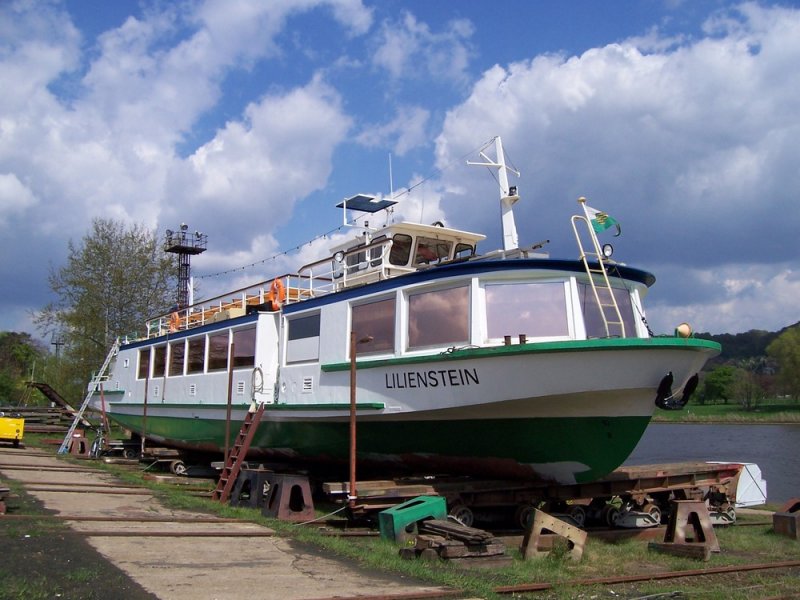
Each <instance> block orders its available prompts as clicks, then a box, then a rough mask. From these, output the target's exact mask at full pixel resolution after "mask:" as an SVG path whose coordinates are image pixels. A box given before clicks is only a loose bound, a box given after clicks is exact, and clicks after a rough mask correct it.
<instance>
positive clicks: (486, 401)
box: [93, 138, 720, 483]
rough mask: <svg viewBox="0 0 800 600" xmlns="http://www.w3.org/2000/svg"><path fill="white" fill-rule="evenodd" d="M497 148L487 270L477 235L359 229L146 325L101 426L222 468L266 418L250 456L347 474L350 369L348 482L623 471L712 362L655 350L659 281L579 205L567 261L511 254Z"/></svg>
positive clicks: (115, 367) (119, 365)
mask: <svg viewBox="0 0 800 600" xmlns="http://www.w3.org/2000/svg"><path fill="white" fill-rule="evenodd" d="M493 144H494V147H495V152H496V158H495V159H490V158H489V157H488V156H487V154H486V150H484V152H482V153H481V156H482V157H483V158H484V159H485V161H486V162H485V163H481V164H484V165H486V166H489V167H491V168H496V169H497V172H498V175H499V177H498V179H499V182H500V187H501V208H502V219H503V234H504V248H503V250H497V251H494V252H490V253H488V254H479V253H478V251H477V244H478V243H479V242H481V241H482V240H483V239H484V236H483V235H480V234H477V233H470V232H467V231H460V230H457V229H453V228H449V227H445V226H442V224H441V223H436V224H434V225H425V224H420V223H410V222H399V223H391V224H387V225H386V226H384V227H379V228H375V229H369V228H366V227H364V228H359V229H356V230H354V231H355V233H356V234H357V235H355V237H354V238H353V239H351V240H350V241H348V242H347V243H346V244H342V245H341V246H339V247H336V248H332V249H331V250H332V255H331V256H330V257H328V258H326V259H325V260H321V261H318V262H315V263H313V264H309V265H306V266H304V267H302V268H301V269H299V271H298V272H297V273H292V274H286V275H281V276H279V277H274V278H271V279H268V280H266V281H263V282H260V283H259V284H256V285H254V286H252V287H248V288H246V289H240V290H237V291H235V292H231V293H229V294H226V295H224V296H221V297H219V298H216V299H213V300H209V301H204V302H201V303H198V304H195V305H193V306H189V307H188V308H185V309H183V310H181V311H179V312H177V313H170V314H164V315H162V316H160V317H158V318H155V319H153V320H151V321H149V322H148V323H147V333H146V335H144V336H143V337H141V338H140V339H135V340H131V339H129V340H125V341H124V342H123V343H122V344H121V346H120V349H119V352H118V355H117V356H116V358H115V360H113V362H112V364H111V370H110V374H109V378H108V381H107V382H106V383H105V384H104V390H103V398H104V400H103V402H104V404H105V408H106V411H107V413H108V415H109V417H110V418H112V419H113V420H115V421H117V422H118V423H119V424H121V425H122V426H124V427H126V428H128V429H130V430H132V431H133V432H135V433H136V434H138V435H140V436H145V437H147V438H148V439H150V440H154V441H155V442H157V443H160V444H165V445H170V446H173V447H177V448H181V449H185V450H190V451H200V452H217V453H219V452H221V451H222V448H224V446H225V439H226V429H227V430H229V431H233V432H234V435H235V432H236V431H238V429H239V425H240V423H241V421H242V420H243V419H244V416H245V414H246V411H247V410H248V408H249V407H250V406H251V403H252V402H253V401H255V402H258V403H266V404H267V405H268V408H267V410H266V412H265V416H264V419H263V420H262V422H261V424H260V426H259V427H258V430H257V432H256V434H255V437H254V441H253V444H252V446H251V448H252V449H253V451H255V452H256V453H257V454H258V455H260V456H262V457H263V459H264V460H272V461H280V462H292V463H294V464H297V465H299V466H303V467H310V468H322V467H326V468H330V467H332V468H342V469H343V472H344V470H345V469H346V465H347V458H348V443H349V426H348V416H349V408H350V400H349V399H350V356H351V354H350V353H351V352H355V353H356V372H357V384H356V394H357V396H356V398H357V419H358V461H359V468H360V469H369V468H375V469H378V470H379V472H380V473H382V474H384V475H385V476H389V475H390V474H401V473H404V472H414V473H437V474H441V473H450V474H456V473H458V474H473V475H483V476H491V477H493V478H526V479H546V480H553V481H557V482H561V483H573V482H588V481H593V480H596V479H598V478H600V477H603V476H604V475H606V474H607V473H609V472H610V471H612V470H613V469H615V468H616V467H617V466H619V465H620V464H621V463H622V462H623V461H624V460H625V459H626V458H627V457H628V455H629V454H630V453H631V451H632V450H633V448H634V447H635V446H636V444H637V442H638V441H639V439H640V437H641V435H642V433H643V432H644V430H645V428H646V427H647V424H648V423H649V421H650V418H651V416H652V414H653V412H654V410H655V408H656V403H658V404H659V405H661V406H662V407H669V406H670V405H674V404H676V403H677V404H679V403H680V402H685V400H686V398H687V397H688V395H689V394H690V393H691V391H692V389H693V387H694V386H695V385H696V382H697V378H696V376H695V375H696V374H697V373H698V371H700V369H701V368H702V367H703V365H704V364H705V362H706V361H707V360H708V359H709V358H711V357H713V356H715V355H716V354H717V353H718V352H719V349H720V348H719V345H718V344H716V343H713V342H710V341H705V340H700V339H694V338H692V337H690V336H688V337H679V336H677V335H676V336H665V337H654V336H652V335H651V333H650V332H649V331H648V327H647V324H646V322H645V320H644V308H643V304H642V301H643V299H644V297H645V294H646V292H647V289H648V287H649V286H650V285H652V284H653V283H654V281H655V278H654V277H653V276H652V275H651V274H649V273H647V272H645V271H641V270H638V269H635V268H630V267H627V266H623V265H621V264H617V263H615V262H613V261H611V260H610V259H608V258H606V257H605V256H603V252H602V250H601V248H600V246H599V243H598V240H597V237H596V234H595V232H594V231H593V229H592V227H591V222H590V221H591V219H592V216H596V215H594V213H590V212H589V210H590V209H587V207H585V204H584V203H582V204H581V206H582V207H583V215H581V216H576V217H573V219H572V227H573V231H574V234H575V236H576V240H577V242H578V246H579V250H580V255H579V258H578V259H577V260H556V259H551V258H549V257H548V256H547V255H546V254H544V253H542V252H541V251H540V249H538V248H533V249H523V248H518V247H517V241H516V238H517V235H516V227H515V225H514V215H513V205H514V203H515V202H516V201H517V200H518V197H517V195H516V190H515V188H512V187H509V185H508V179H507V170H509V169H508V167H506V165H505V160H504V157H503V150H502V144H501V142H500V139H499V138H496V139H495V140H494V141H493ZM391 204H393V202H392V201H389V200H378V199H376V198H373V197H368V196H356V197H353V198H351V199H348V200H347V201H345V202H344V203H342V204H341V205H340V207H342V208H343V210H349V211H366V212H377V211H381V210H384V209H386V208H388V207H389V206H390V205H391ZM352 340H355V346H353V345H352ZM673 389H674V390H675V393H674V394H673ZM93 401H94V403H95V404H98V403H99V394H96V395H95V398H94V400H93ZM229 407H230V409H229ZM229 414H230V417H229Z"/></svg>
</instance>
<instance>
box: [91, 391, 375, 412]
mask: <svg viewBox="0 0 800 600" xmlns="http://www.w3.org/2000/svg"><path fill="white" fill-rule="evenodd" d="M95 396H97V397H99V394H95ZM114 406H127V407H131V406H135V407H136V408H137V409H138V410H141V407H142V406H143V404H142V403H141V402H115V403H114ZM148 406H150V407H152V408H159V409H161V408H177V409H181V410H209V409H213V410H216V409H220V410H225V409H227V405H226V404H180V403H176V402H173V403H169V404H162V403H160V402H150V403H148ZM249 406H250V403H249V402H240V403H238V404H231V408H233V409H235V410H239V409H241V408H243V407H249ZM385 407H386V405H385V404H384V403H383V402H356V409H358V410H383V409H384V408H385ZM320 410H337V411H348V410H350V404H349V403H347V402H337V403H333V404H324V403H316V404H267V411H314V412H317V411H320Z"/></svg>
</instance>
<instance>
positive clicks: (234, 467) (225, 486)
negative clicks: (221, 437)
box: [211, 402, 266, 503]
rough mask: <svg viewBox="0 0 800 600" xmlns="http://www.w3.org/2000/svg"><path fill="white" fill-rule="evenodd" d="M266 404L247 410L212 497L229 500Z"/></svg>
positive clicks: (222, 500) (224, 500)
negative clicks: (253, 409)
mask: <svg viewBox="0 0 800 600" xmlns="http://www.w3.org/2000/svg"><path fill="white" fill-rule="evenodd" d="M265 407H266V404H265V403H263V402H260V403H259V404H258V408H256V409H255V411H252V410H249V411H247V415H246V416H245V418H244V421H242V428H241V429H240V430H239V435H237V436H236V441H235V442H234V443H233V447H232V448H231V450H230V452H229V453H228V456H226V457H225V466H224V467H222V472H221V473H220V475H219V481H218V482H217V489H215V490H214V491H213V492H212V493H211V499H212V500H217V501H218V502H223V503H224V502H227V501H228V498H230V495H231V491H232V490H233V486H234V485H235V484H236V478H237V477H239V471H241V469H242V463H243V462H244V459H245V458H246V457H247V451H248V450H250V444H251V442H252V441H253V436H254V435H255V433H256V429H258V424H259V423H261V417H262V416H263V415H264V408H265Z"/></svg>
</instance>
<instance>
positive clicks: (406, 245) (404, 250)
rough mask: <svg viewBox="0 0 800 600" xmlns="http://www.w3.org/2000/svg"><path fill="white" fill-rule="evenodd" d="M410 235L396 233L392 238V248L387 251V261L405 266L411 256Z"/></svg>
mask: <svg viewBox="0 0 800 600" xmlns="http://www.w3.org/2000/svg"><path fill="white" fill-rule="evenodd" d="M411 241H412V240H411V236H410V235H406V234H405V233H398V234H397V235H395V236H394V237H393V238H392V249H391V250H390V251H389V262H390V263H392V264H393V265H401V266H405V265H407V264H408V258H409V257H410V256H411Z"/></svg>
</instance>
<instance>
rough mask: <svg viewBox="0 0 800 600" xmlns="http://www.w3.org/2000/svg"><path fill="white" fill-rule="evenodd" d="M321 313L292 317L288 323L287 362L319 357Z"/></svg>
mask: <svg viewBox="0 0 800 600" xmlns="http://www.w3.org/2000/svg"><path fill="white" fill-rule="evenodd" d="M319 323H320V321H319V314H316V315H310V316H305V317H297V318H294V319H290V320H289V321H288V323H287V329H288V333H287V334H286V362H287V363H296V362H304V361H312V360H318V359H319Z"/></svg>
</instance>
